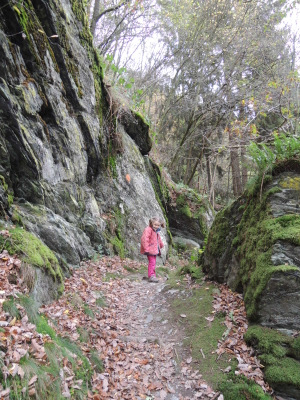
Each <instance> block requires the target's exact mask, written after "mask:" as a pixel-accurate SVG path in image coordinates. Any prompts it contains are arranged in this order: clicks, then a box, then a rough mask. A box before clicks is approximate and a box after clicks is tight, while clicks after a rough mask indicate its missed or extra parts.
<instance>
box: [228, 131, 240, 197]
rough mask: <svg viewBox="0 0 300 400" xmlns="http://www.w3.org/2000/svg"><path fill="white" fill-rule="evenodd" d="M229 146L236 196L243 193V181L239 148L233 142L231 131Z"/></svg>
mask: <svg viewBox="0 0 300 400" xmlns="http://www.w3.org/2000/svg"><path fill="white" fill-rule="evenodd" d="M229 146H230V160H231V163H230V164H231V170H232V187H233V194H234V195H235V196H240V195H241V194H242V191H243V190H242V181H241V172H240V160H239V152H238V148H237V147H236V146H235V143H234V142H233V137H232V133H231V132H229Z"/></svg>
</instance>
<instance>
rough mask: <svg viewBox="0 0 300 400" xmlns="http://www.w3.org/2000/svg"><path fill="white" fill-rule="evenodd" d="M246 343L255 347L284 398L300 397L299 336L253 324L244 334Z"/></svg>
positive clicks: (269, 379) (275, 386) (266, 374)
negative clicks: (294, 336) (295, 336)
mask: <svg viewBox="0 0 300 400" xmlns="http://www.w3.org/2000/svg"><path fill="white" fill-rule="evenodd" d="M245 340H246V342H247V343H248V344H249V345H251V346H254V347H255V348H256V349H257V351H258V355H259V358H260V361H261V363H262V364H263V365H264V367H265V369H264V372H265V377H266V380H267V381H268V383H269V384H270V385H271V386H272V387H273V388H274V389H275V390H276V392H277V393H276V394H278V395H282V396H283V397H284V398H286V396H290V398H295V399H299V398H300V362H299V360H300V359H299V352H298V350H299V338H293V337H291V336H288V335H286V334H284V333H281V332H278V331H276V330H274V329H270V328H264V327H261V326H258V325H254V326H251V327H250V328H249V329H248V331H247V332H246V334H245Z"/></svg>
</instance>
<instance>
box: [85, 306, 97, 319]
mask: <svg viewBox="0 0 300 400" xmlns="http://www.w3.org/2000/svg"><path fill="white" fill-rule="evenodd" d="M83 311H84V313H85V314H86V315H87V316H88V317H90V318H92V319H93V318H94V317H95V314H94V312H93V310H92V309H91V308H90V307H89V305H88V304H84V305H83Z"/></svg>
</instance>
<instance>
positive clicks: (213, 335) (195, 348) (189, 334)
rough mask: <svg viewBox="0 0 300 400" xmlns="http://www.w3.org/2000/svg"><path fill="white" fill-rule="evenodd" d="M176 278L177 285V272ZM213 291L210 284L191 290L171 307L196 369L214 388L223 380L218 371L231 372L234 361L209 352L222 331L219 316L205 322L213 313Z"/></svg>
mask: <svg viewBox="0 0 300 400" xmlns="http://www.w3.org/2000/svg"><path fill="white" fill-rule="evenodd" d="M179 277H180V275H179ZM176 278H177V283H178V272H177V275H176ZM182 278H183V277H182ZM177 283H176V286H177V287H178V285H177ZM213 290H214V286H213V285H210V284H209V285H205V286H202V287H200V288H197V289H193V290H192V291H191V295H190V296H189V297H187V298H186V297H183V296H180V297H179V298H177V299H175V300H174V301H173V302H172V305H171V307H172V314H173V317H174V319H176V320H177V321H179V322H181V323H182V324H184V327H185V333H186V339H185V342H184V345H185V346H186V347H189V348H190V349H191V355H192V357H193V361H194V363H195V366H196V368H197V369H198V370H199V371H200V373H201V374H202V375H203V378H204V379H205V380H206V381H207V382H209V383H210V384H211V385H212V386H213V387H214V388H215V389H217V387H218V384H220V382H225V381H226V379H227V375H226V374H225V373H224V372H223V371H222V369H223V370H224V369H225V368H226V367H228V366H229V365H230V366H231V367H232V368H233V369H234V368H235V365H236V360H235V359H230V358H229V356H228V355H227V354H223V356H222V357H221V358H220V359H219V360H217V355H216V354H215V353H213V352H215V351H216V349H217V345H218V340H220V339H221V338H222V335H223V333H224V332H225V325H224V316H223V315H221V314H219V315H217V316H216V317H215V319H214V321H213V322H212V323H209V322H208V321H207V320H206V319H205V317H208V316H211V311H212V310H213V308H212V301H213V296H212V294H213ZM180 314H185V315H186V318H184V319H183V318H181V317H180ZM202 353H203V354H204V355H205V358H203V355H202Z"/></svg>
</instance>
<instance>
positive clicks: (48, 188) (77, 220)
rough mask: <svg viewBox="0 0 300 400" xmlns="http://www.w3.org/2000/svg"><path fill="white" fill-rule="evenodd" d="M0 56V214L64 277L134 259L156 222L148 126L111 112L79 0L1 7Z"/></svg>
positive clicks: (125, 112)
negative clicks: (31, 237)
mask: <svg viewBox="0 0 300 400" xmlns="http://www.w3.org/2000/svg"><path fill="white" fill-rule="evenodd" d="M0 52H1V58H0V133H1V134H0V178H1V180H0V202H1V209H0V215H2V217H5V218H10V217H11V218H12V220H13V221H14V223H16V224H21V225H22V226H23V227H24V228H26V229H27V230H29V231H31V232H32V233H34V234H35V235H36V237H38V238H39V240H40V241H42V242H43V243H44V244H46V245H47V246H48V247H49V249H51V250H52V251H53V253H54V254H55V256H56V257H57V259H58V260H59V263H60V265H61V268H63V269H64V270H66V269H67V265H70V264H71V265H78V264H79V262H80V260H82V259H85V258H89V257H91V256H92V255H93V254H95V253H106V254H108V253H110V252H112V253H115V252H117V253H119V254H120V255H122V256H126V255H128V256H131V257H136V258H140V257H141V256H140V254H139V240H140V236H141V234H142V231H143V229H144V228H145V226H146V225H147V224H148V220H149V218H150V217H152V216H153V215H158V216H160V217H161V218H163V212H162V210H161V208H160V205H159V203H158V202H157V200H156V197H155V192H154V190H153V187H152V184H151V181H150V178H149V176H148V173H147V171H146V167H145V163H144V159H143V156H142V154H146V153H148V152H149V151H150V149H151V139H150V137H149V127H148V125H147V124H146V123H145V122H144V121H143V119H142V118H141V116H139V115H136V114H135V113H134V112H132V111H130V110H123V111H122V112H121V113H120V115H122V116H123V117H122V118H120V119H119V121H117V119H116V117H115V115H114V114H113V112H112V111H111V98H110V95H109V93H108V91H107V90H106V88H105V85H104V84H103V79H102V66H101V60H100V57H99V55H98V54H97V52H96V50H95V49H94V48H93V45H92V36H91V34H90V32H89V28H88V21H87V17H86V15H85V13H84V8H83V4H82V2H81V1H80V0H71V1H59V0H50V1H47V2H46V1H45V2H44V1H40V0H26V1H24V2H20V3H15V2H13V1H10V0H8V1H7V5H5V7H1V8H0ZM5 227H6V222H5V219H4V220H3V221H2V222H1V229H2V228H5ZM162 236H163V237H164V241H165V244H166V246H165V250H164V254H163V258H165V257H166V252H167V248H168V246H167V241H168V240H167V239H168V238H167V232H166V231H164V232H162ZM39 296H40V295H39Z"/></svg>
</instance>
